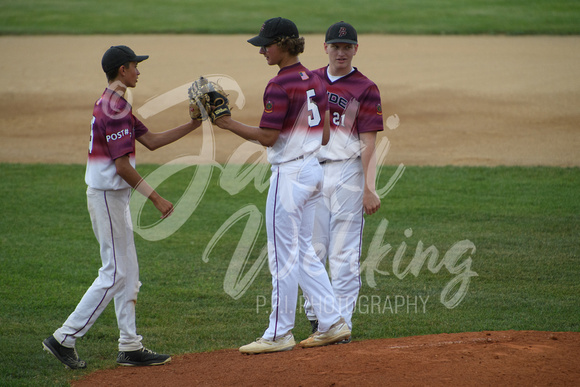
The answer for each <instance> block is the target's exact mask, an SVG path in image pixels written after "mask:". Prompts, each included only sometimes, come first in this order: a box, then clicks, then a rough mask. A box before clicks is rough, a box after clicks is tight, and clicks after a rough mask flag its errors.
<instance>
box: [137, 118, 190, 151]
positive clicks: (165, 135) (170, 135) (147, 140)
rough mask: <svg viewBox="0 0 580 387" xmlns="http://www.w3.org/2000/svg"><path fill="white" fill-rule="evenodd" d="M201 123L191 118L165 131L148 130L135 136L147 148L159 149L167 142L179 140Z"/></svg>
mask: <svg viewBox="0 0 580 387" xmlns="http://www.w3.org/2000/svg"><path fill="white" fill-rule="evenodd" d="M200 125H201V121H197V120H191V121H189V122H188V123H187V124H183V125H181V126H178V127H176V128H173V129H169V130H166V131H165V132H159V133H154V132H151V131H148V132H147V133H145V134H144V135H142V136H140V137H137V141H139V142H140V143H141V144H143V145H145V147H146V148H147V149H149V150H155V149H159V148H161V147H163V146H165V145H167V144H171V143H172V142H174V141H177V140H179V139H180V138H182V137H183V136H185V135H186V134H189V133H191V132H193V131H194V130H195V129H197V128H198V127H199V126H200Z"/></svg>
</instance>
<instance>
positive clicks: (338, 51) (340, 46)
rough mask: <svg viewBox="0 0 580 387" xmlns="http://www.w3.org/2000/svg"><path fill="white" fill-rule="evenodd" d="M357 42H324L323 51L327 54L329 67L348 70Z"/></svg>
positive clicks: (356, 48)
mask: <svg viewBox="0 0 580 387" xmlns="http://www.w3.org/2000/svg"><path fill="white" fill-rule="evenodd" d="M357 50H358V44H351V43H329V44H327V43H324V51H325V52H326V53H327V54H328V60H329V64H330V66H331V68H333V69H336V70H350V69H351V67H352V58H353V57H354V56H355V55H356V52H357Z"/></svg>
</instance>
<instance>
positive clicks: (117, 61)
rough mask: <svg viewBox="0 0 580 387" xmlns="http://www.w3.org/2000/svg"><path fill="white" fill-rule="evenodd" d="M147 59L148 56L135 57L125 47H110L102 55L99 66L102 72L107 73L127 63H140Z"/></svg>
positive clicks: (132, 52) (131, 51)
mask: <svg viewBox="0 0 580 387" xmlns="http://www.w3.org/2000/svg"><path fill="white" fill-rule="evenodd" d="M147 58H149V55H135V52H134V51H133V50H131V49H130V48H129V47H127V46H111V47H110V48H109V49H108V50H107V51H106V52H105V54H104V55H103V59H102V60H101V65H102V66H103V71H104V72H105V73H108V72H109V71H111V70H114V69H115V68H118V67H120V66H121V65H123V64H124V63H127V62H137V63H139V62H142V61H144V60H145V59H147Z"/></svg>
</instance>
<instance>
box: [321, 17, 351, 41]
mask: <svg viewBox="0 0 580 387" xmlns="http://www.w3.org/2000/svg"><path fill="white" fill-rule="evenodd" d="M324 42H325V43H351V44H358V40H357V36H356V30H355V29H354V27H353V26H351V25H350V24H348V23H346V22H344V21H339V22H338V23H334V24H333V25H331V26H330V27H328V30H327V31H326V39H325V41H324Z"/></svg>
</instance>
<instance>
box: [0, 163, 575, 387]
mask: <svg viewBox="0 0 580 387" xmlns="http://www.w3.org/2000/svg"><path fill="white" fill-rule="evenodd" d="M138 169H139V170H140V171H141V172H142V173H144V174H145V173H149V172H151V171H153V170H154V169H155V166H151V165H147V166H139V167H138ZM195 170H196V168H195V167H190V168H187V169H185V170H183V171H181V172H179V173H177V174H175V175H173V176H172V177H171V178H170V179H168V180H167V181H165V182H164V183H163V184H162V185H161V187H160V188H159V191H160V192H161V194H162V195H164V196H166V197H167V198H168V199H170V200H172V201H173V202H176V201H177V200H178V199H179V198H180V197H181V195H182V193H183V192H184V190H185V188H186V187H187V185H188V183H189V181H190V179H191V177H192V176H193V173H194V172H195ZM393 172H394V168H393V167H386V168H384V169H383V172H382V175H381V178H380V179H379V184H378V186H379V187H380V186H382V185H384V184H385V183H386V182H387V181H388V179H389V177H390V176H391V175H392V173H393ZM83 178H84V166H77V165H19V164H0V181H1V184H0V196H1V197H2V201H0V214H1V215H0V268H1V270H0V344H1V346H2V348H3V349H4V351H5V352H4V354H5V355H4V357H3V361H2V362H1V363H0V375H1V376H0V385H11V386H20V385H22V386H33V385H34V386H38V385H66V384H67V383H68V382H69V381H70V380H72V379H74V378H77V377H79V376H82V375H84V374H86V373H90V372H93V371H95V370H97V369H102V368H111V367H115V361H114V360H115V354H116V346H117V344H116V341H117V335H118V330H117V328H116V320H115V315H114V311H113V308H112V306H109V307H108V308H107V309H106V310H105V312H104V314H103V315H102V316H101V317H100V318H99V320H98V321H97V323H96V324H95V325H94V327H93V328H92V329H91V330H90V331H89V332H88V334H87V335H86V336H85V337H84V338H83V339H81V340H79V342H78V349H79V352H80V354H81V356H82V357H83V358H84V359H85V360H86V361H87V362H88V364H89V366H88V368H87V369H86V370H85V371H80V372H72V371H67V370H65V369H64V368H63V367H62V366H61V365H60V363H58V362H57V361H56V360H55V359H53V358H51V357H50V356H49V355H48V354H46V353H44V352H43V351H42V350H41V342H42V340H43V339H44V338H45V337H47V336H48V335H50V334H51V333H52V332H53V331H54V330H55V329H56V328H57V327H58V326H60V324H62V322H63V321H64V320H65V319H66V317H67V316H68V314H69V313H71V312H72V310H73V309H74V307H75V306H76V304H77V302H78V301H79V300H80V298H81V296H82V295H83V293H84V291H85V290H86V289H87V288H88V286H89V285H90V284H91V282H92V281H93V280H94V278H95V277H96V275H97V270H98V268H99V263H100V259H99V256H98V244H97V242H96V240H95V238H94V236H93V234H92V230H91V226H90V220H89V218H88V212H87V210H86V196H85V190H86V187H85V184H84V179H83ZM222 178H223V175H222V174H221V172H220V171H219V170H214V171H213V173H212V177H211V181H210V184H209V187H208V191H207V192H206V193H205V195H204V196H203V198H202V200H201V203H200V205H199V207H198V208H197V209H196V210H195V211H194V213H193V214H192V216H191V217H189V218H188V219H187V221H186V222H185V224H184V225H183V226H182V227H181V228H179V229H178V231H177V232H175V233H174V234H173V235H171V236H169V237H168V238H166V239H163V240H161V241H157V242H151V241H148V240H144V239H142V238H141V237H139V236H138V234H136V243H137V250H138V254H139V260H140V273H141V281H142V283H143V286H142V287H141V292H140V294H139V302H138V308H137V324H138V327H139V333H140V334H142V335H143V336H144V344H145V345H147V346H150V347H151V348H153V349H154V350H157V351H162V352H169V353H172V354H183V353H187V352H198V351H211V350H215V349H219V348H236V347H238V346H239V345H242V344H246V343H247V342H249V341H251V340H253V339H255V337H258V336H259V335H260V334H261V333H262V332H263V330H264V329H265V328H266V324H267V320H268V312H269V311H268V305H266V306H261V307H259V308H258V305H257V304H258V303H263V302H264V301H265V300H267V303H268V304H269V295H270V275H269V273H268V270H267V267H266V266H263V267H262V268H261V269H260V271H259V273H258V275H257V277H256V279H255V280H254V282H253V283H252V284H251V286H250V287H249V288H248V289H247V291H246V292H245V293H243V295H242V296H241V297H240V298H239V299H233V298H232V297H230V296H229V295H228V294H227V293H226V292H225V290H224V278H225V275H226V271H227V269H228V265H229V264H230V261H231V259H232V254H233V251H234V249H235V247H236V245H237V243H238V240H239V239H240V235H241V234H242V232H243V231H244V226H245V222H239V223H238V224H236V225H235V226H234V227H232V228H231V229H230V230H229V231H228V233H227V234H226V236H225V237H224V238H222V240H221V241H220V243H219V244H218V245H217V246H216V248H215V249H214V250H213V252H212V254H211V255H210V257H209V259H208V260H207V262H205V261H204V260H203V259H202V255H203V252H204V250H205V248H206V246H207V244H208V243H209V241H210V240H211V238H212V237H213V236H214V234H215V233H216V231H217V230H218V229H219V228H220V226H222V225H223V224H224V222H225V221H226V220H227V219H228V218H229V217H230V216H231V215H232V214H234V213H235V212H236V211H238V210H239V209H241V208H242V207H244V206H246V205H255V206H256V207H257V208H258V209H259V210H260V212H263V209H264V205H265V201H266V199H265V195H266V192H259V191H257V190H256V189H255V188H254V186H253V184H250V185H249V186H248V187H246V188H245V189H244V190H242V191H241V192H239V193H237V194H236V195H233V196H232V195H230V194H228V193H227V192H225V190H224V189H222V188H221V186H222V183H224V181H223V180H221V179H222ZM579 190H580V169H578V168H547V167H546V168H543V167H538V168H521V167H497V168H484V167H481V168H468V167H407V168H406V170H405V172H404V174H403V176H402V177H401V179H400V180H399V181H398V182H397V184H396V185H395V187H394V188H393V189H392V190H391V191H390V192H389V194H388V195H387V196H386V197H384V198H383V199H382V208H381V210H380V212H378V213H377V214H375V215H373V216H370V217H367V223H366V228H365V237H364V251H363V255H362V262H363V268H368V267H371V268H372V267H374V268H375V269H376V270H378V271H373V273H374V276H373V277H372V278H371V276H370V271H364V272H363V275H362V280H363V288H362V290H361V296H362V298H361V300H360V302H359V306H358V309H357V313H356V314H355V317H354V324H355V327H356V329H355V331H354V336H353V338H354V340H365V339H377V338H390V337H401V336H410V335H424V334H431V333H441V332H465V331H481V330H508V329H517V330H520V329H527V330H546V331H576V332H577V331H579V330H580V326H579V322H580V306H579V304H578V285H577V282H578V280H577V279H578V275H579V274H580V261H579V258H580V251H579V250H580V249H579V248H578V244H577V243H578V235H579V232H580V203H579V202H578V200H577V193H578V192H579ZM157 217H158V215H157V213H156V212H155V210H154V208H153V207H152V206H151V205H150V204H149V203H148V204H147V205H146V206H145V207H144V210H143V213H142V217H141V226H146V225H149V224H153V223H154V222H155V221H156V220H157ZM244 220H245V219H244ZM387 222H388V224H387V227H386V228H385V227H384V226H385V224H386V223H387ZM381 225H382V229H381ZM381 230H383V231H384V233H383V232H381ZM373 239H374V240H375V243H377V245H376V246H378V247H381V246H382V250H377V249H371V248H369V246H370V244H371V241H372V240H373ZM464 240H469V241H470V242H471V243H473V245H474V246H475V251H469V252H468V253H467V254H465V255H463V256H462V257H461V258H460V260H459V263H461V262H466V260H467V259H468V258H471V260H472V261H471V267H470V269H471V271H473V272H475V273H477V276H473V277H471V278H470V282H469V285H468V289H467V292H466V293H465V297H464V298H463V299H462V301H461V302H460V303H459V305H457V306H456V307H455V308H453V309H448V308H447V307H445V306H444V305H443V304H442V303H441V301H440V297H441V294H442V291H443V289H444V287H445V286H446V285H447V284H448V283H449V282H450V281H451V280H452V279H453V278H455V276H456V275H454V274H451V273H450V270H449V269H448V267H446V266H443V267H442V268H440V270H438V271H435V270H432V269H433V266H434V265H433V264H436V263H438V262H440V261H441V260H445V258H444V257H445V254H446V253H447V252H448V251H449V250H450V249H451V247H452V246H454V245H455V244H457V243H459V242H461V241H464ZM264 243H265V230H264V228H263V227H262V228H261V229H260V230H259V235H258V238H257V242H256V247H255V250H254V251H253V252H252V254H251V255H250V257H249V263H250V264H251V263H253V262H254V261H255V260H256V259H257V257H258V253H259V250H260V249H261V247H262V246H263V245H264ZM387 245H390V247H391V248H390V249H389V248H388V246H387ZM418 245H422V246H423V250H424V251H425V250H427V248H429V247H431V251H433V250H437V252H438V253H439V254H438V259H437V262H431V266H429V263H430V258H428V259H426V262H425V263H424V264H422V265H418V266H417V265H416V264H411V261H412V260H413V257H414V254H415V250H416V249H417V246H418ZM385 246H387V247H385ZM403 247H406V251H405V253H404V254H402V256H401V260H400V263H399V264H397V265H394V262H395V255H396V252H397V251H398V250H401V251H402V248H403ZM377 251H378V252H379V253H380V252H381V251H382V252H383V253H384V254H382V255H380V254H379V255H377ZM373 254H374V255H373ZM370 257H374V258H375V261H374V262H375V264H374V266H373V265H370ZM409 265H411V266H413V265H415V266H416V269H417V272H416V274H417V275H416V276H415V275H414V274H412V273H409V274H407V275H406V276H402V275H400V273H401V272H402V271H404V269H405V268H406V267H407V266H409ZM394 266H395V267H394ZM247 267H249V266H247ZM387 273H388V274H387ZM395 273H399V276H396V275H395ZM371 279H372V280H374V283H373V281H372V280H371ZM371 285H373V286H371ZM455 290H457V288H456V289H455ZM421 300H423V301H425V300H426V302H425V303H424V304H423V302H422V301H421ZM403 301H404V302H403ZM308 327H309V324H308V323H307V322H306V319H305V318H302V317H301V315H300V314H298V318H297V321H296V328H295V330H294V334H295V335H296V337H297V338H298V339H300V338H303V337H306V336H307V334H308ZM23 364H26V366H23Z"/></svg>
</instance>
